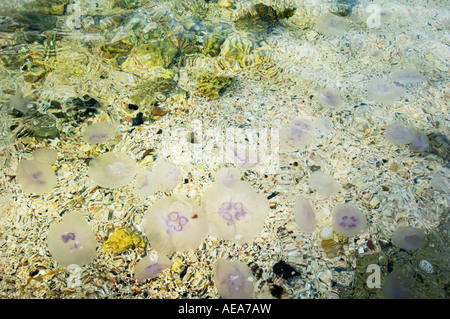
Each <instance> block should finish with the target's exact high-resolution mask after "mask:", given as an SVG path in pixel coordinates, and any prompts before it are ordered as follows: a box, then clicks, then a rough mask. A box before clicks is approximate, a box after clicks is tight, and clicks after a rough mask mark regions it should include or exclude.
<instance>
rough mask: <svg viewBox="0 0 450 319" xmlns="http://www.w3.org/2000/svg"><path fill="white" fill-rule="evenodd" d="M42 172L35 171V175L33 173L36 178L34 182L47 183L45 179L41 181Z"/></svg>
mask: <svg viewBox="0 0 450 319" xmlns="http://www.w3.org/2000/svg"><path fill="white" fill-rule="evenodd" d="M42 175H43V174H42V172H37V173H34V174H33V175H31V177H32V178H33V179H34V182H35V183H36V184H38V185H43V184H45V181H41V180H40V178H41V177H42Z"/></svg>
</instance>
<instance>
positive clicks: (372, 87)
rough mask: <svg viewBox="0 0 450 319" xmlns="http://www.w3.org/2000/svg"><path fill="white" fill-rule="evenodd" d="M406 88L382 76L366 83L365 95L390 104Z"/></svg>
mask: <svg viewBox="0 0 450 319" xmlns="http://www.w3.org/2000/svg"><path fill="white" fill-rule="evenodd" d="M405 92H406V90H405V89H404V88H402V87H400V86H397V85H394V84H391V83H389V82H388V81H386V80H384V79H382V78H374V79H372V80H370V81H369V83H368V84H367V95H368V96H369V98H371V99H372V100H374V101H376V102H379V103H383V104H387V105H390V104H392V103H394V102H395V101H396V100H398V99H399V98H400V96H402V95H403V94H404V93H405Z"/></svg>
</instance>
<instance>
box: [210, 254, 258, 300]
mask: <svg viewBox="0 0 450 319" xmlns="http://www.w3.org/2000/svg"><path fill="white" fill-rule="evenodd" d="M254 281H255V279H254V277H253V274H252V271H251V270H250V268H249V267H248V266H247V265H246V264H244V263H243V262H241V261H238V260H235V261H228V260H224V259H220V260H219V261H217V263H216V265H215V269H214V283H215V285H216V287H217V290H218V291H219V294H220V296H221V297H222V298H223V299H250V298H252V297H253V291H254Z"/></svg>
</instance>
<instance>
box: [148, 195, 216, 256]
mask: <svg viewBox="0 0 450 319" xmlns="http://www.w3.org/2000/svg"><path fill="white" fill-rule="evenodd" d="M207 228H208V225H207V222H206V219H205V217H204V216H202V215H201V214H200V207H199V206H198V204H197V203H196V202H195V201H194V200H193V199H190V198H187V197H185V196H181V195H173V196H170V197H165V198H162V199H160V200H159V201H157V202H156V203H155V204H153V205H152V206H151V207H150V208H149V209H148V210H147V212H146V213H145V214H144V218H143V220H142V223H141V231H142V232H143V233H144V234H145V235H146V236H147V238H148V240H149V242H150V245H151V247H152V248H154V249H155V250H157V251H158V252H161V253H164V254H171V253H173V252H175V251H180V252H183V251H187V250H191V249H195V248H197V247H198V246H199V245H200V243H201V241H202V240H203V239H204V238H205V237H206V234H207Z"/></svg>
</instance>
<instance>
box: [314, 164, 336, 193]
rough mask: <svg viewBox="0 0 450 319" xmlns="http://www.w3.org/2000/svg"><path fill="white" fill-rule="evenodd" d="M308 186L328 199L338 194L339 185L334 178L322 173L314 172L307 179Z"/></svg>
mask: <svg viewBox="0 0 450 319" xmlns="http://www.w3.org/2000/svg"><path fill="white" fill-rule="evenodd" d="M309 186H311V188H312V189H314V190H316V191H317V192H318V193H319V194H320V195H321V196H323V197H328V196H331V195H334V194H336V193H337V192H339V189H340V187H339V184H338V182H336V181H335V180H334V178H333V177H332V176H330V175H328V174H325V173H324V172H322V171H320V170H319V171H315V172H314V173H312V174H311V177H310V178H309Z"/></svg>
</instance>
